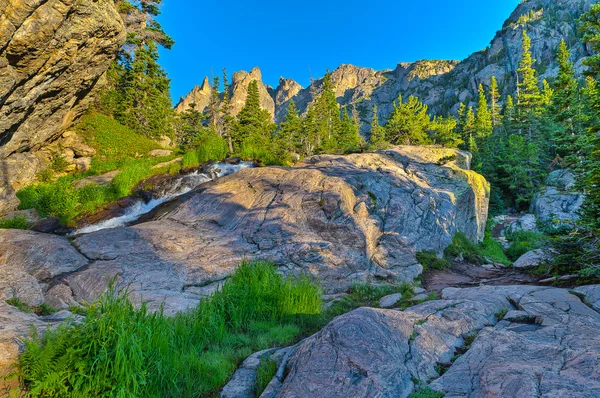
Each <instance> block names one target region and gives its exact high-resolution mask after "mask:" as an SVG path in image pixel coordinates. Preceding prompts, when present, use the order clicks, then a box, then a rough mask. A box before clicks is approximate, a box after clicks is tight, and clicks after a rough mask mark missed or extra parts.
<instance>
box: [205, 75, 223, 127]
mask: <svg viewBox="0 0 600 398" xmlns="http://www.w3.org/2000/svg"><path fill="white" fill-rule="evenodd" d="M220 85H221V82H220V80H219V76H215V77H213V83H212V85H211V86H210V101H209V103H208V107H207V109H206V112H207V115H206V119H207V120H208V126H209V128H210V129H211V130H212V131H213V132H215V133H219V135H220V132H219V124H220V119H221V98H220V93H219V88H220Z"/></svg>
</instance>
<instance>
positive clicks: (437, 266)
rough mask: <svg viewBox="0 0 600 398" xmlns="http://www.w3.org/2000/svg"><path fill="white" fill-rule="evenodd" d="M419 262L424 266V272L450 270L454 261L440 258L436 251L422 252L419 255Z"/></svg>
mask: <svg viewBox="0 0 600 398" xmlns="http://www.w3.org/2000/svg"><path fill="white" fill-rule="evenodd" d="M417 261H418V262H419V264H421V265H422V266H423V271H430V270H442V269H446V268H450V266H451V265H452V261H451V260H448V259H447V258H446V257H442V258H439V257H438V255H437V253H435V252H434V251H427V250H424V251H420V252H418V253H417Z"/></svg>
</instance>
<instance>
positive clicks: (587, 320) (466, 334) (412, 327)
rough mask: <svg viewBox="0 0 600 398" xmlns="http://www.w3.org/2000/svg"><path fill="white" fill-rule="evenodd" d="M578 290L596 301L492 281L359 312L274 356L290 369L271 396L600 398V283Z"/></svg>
mask: <svg viewBox="0 0 600 398" xmlns="http://www.w3.org/2000/svg"><path fill="white" fill-rule="evenodd" d="M575 292H576V293H577V294H578V295H580V296H581V297H582V299H583V300H585V301H586V302H589V303H592V304H590V306H588V305H586V304H584V303H583V302H582V299H580V298H579V297H577V296H576V295H574V294H571V293H569V292H568V291H567V290H563V289H556V288H548V287H535V286H493V287H492V286H483V287H476V288H469V289H456V288H448V289H445V290H444V292H443V294H442V299H441V300H436V301H429V302H426V303H423V304H420V305H417V306H414V307H411V308H408V309H407V310H405V311H398V310H385V309H371V308H361V309H358V310H356V311H354V312H351V313H348V314H345V315H342V316H340V317H338V318H336V319H335V320H334V321H332V322H331V323H330V324H329V325H328V326H327V327H325V328H324V329H323V330H321V331H320V332H319V333H317V334H315V335H314V336H312V337H310V338H308V339H306V340H304V341H303V342H301V343H300V344H298V345H297V346H295V347H292V348H288V349H285V353H286V355H281V354H279V355H278V351H275V352H274V354H275V355H274V356H272V355H273V353H265V355H264V356H265V357H269V356H272V358H273V359H274V360H276V361H277V362H278V363H280V368H279V370H278V372H277V375H276V377H275V378H274V379H273V380H272V381H271V383H270V384H269V386H268V387H267V389H266V391H265V392H264V393H263V394H262V395H261V397H263V398H271V397H307V396H310V397H317V398H318V397H327V398H335V397H343V398H345V397H402V398H406V397H408V396H409V395H410V394H411V393H412V392H414V391H415V390H418V389H420V388H423V387H424V386H428V387H429V388H431V389H432V390H434V391H439V392H442V393H444V394H445V397H447V398H455V397H473V398H474V397H498V398H513V397H573V398H574V397H589V398H591V397H597V396H599V395H600V373H599V372H598V369H597V365H598V360H599V359H600V337H599V336H598V333H597V329H598V327H600V314H599V313H598V311H599V310H600V308H599V307H598V306H597V305H595V304H593V303H596V304H597V300H598V298H599V297H600V286H587V287H582V288H579V289H576V291H575ZM590 307H591V308H590ZM357 342H360V343H358V344H357ZM246 380H249V382H250V387H252V381H253V380H255V378H254V379H253V378H252V377H247V378H246ZM232 381H233V382H236V381H239V378H237V377H236V376H234V377H233V379H232ZM230 389H231V386H227V387H226V388H225V390H224V391H225V392H227V391H229V390H230ZM250 391H252V389H251V388H250ZM222 396H223V397H228V396H229V395H226V394H223V395H222ZM249 396H251V395H236V397H237V398H241V397H249Z"/></svg>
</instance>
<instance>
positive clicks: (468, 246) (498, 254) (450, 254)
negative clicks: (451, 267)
mask: <svg viewBox="0 0 600 398" xmlns="http://www.w3.org/2000/svg"><path fill="white" fill-rule="evenodd" d="M460 255H462V256H463V258H464V259H465V260H466V261H468V262H471V263H473V264H485V263H487V262H489V260H491V261H493V262H495V263H502V264H505V265H510V264H511V261H510V260H509V259H508V258H507V257H506V255H505V254H504V250H503V248H502V245H501V244H500V242H497V241H495V240H494V239H493V238H492V237H491V233H490V232H489V231H486V234H485V238H484V240H483V242H482V243H479V244H476V243H473V242H471V241H470V240H469V238H467V236H466V235H465V234H463V233H462V232H458V233H456V234H455V235H454V238H453V239H452V244H451V245H450V246H448V247H447V248H446V250H444V257H445V258H446V259H447V260H448V261H451V260H452V259H454V258H455V257H458V256H460Z"/></svg>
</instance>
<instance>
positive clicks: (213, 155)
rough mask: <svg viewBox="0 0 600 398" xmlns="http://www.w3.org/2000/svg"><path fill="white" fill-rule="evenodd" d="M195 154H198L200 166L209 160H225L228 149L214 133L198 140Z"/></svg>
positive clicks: (225, 142) (221, 138) (224, 142)
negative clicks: (198, 143)
mask: <svg viewBox="0 0 600 398" xmlns="http://www.w3.org/2000/svg"><path fill="white" fill-rule="evenodd" d="M196 152H197V154H198V164H200V163H204V162H208V161H210V160H214V161H220V160H223V159H225V158H226V157H227V155H228V154H229V148H228V146H227V141H225V139H224V138H223V137H221V136H219V135H218V134H215V133H207V134H206V135H205V136H204V137H202V139H201V140H200V145H199V146H198V149H197V150H196Z"/></svg>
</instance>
